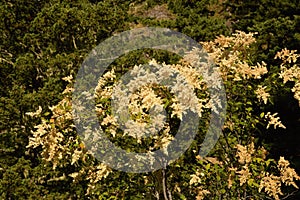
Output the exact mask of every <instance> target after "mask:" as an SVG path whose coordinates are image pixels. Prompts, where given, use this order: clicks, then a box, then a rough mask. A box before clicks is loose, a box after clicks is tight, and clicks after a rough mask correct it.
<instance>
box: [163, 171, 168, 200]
mask: <svg viewBox="0 0 300 200" xmlns="http://www.w3.org/2000/svg"><path fill="white" fill-rule="evenodd" d="M162 176H163V177H162V186H163V193H164V198H165V200H169V199H168V196H167V186H166V171H165V168H163V169H162Z"/></svg>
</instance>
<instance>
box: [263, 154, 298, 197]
mask: <svg viewBox="0 0 300 200" xmlns="http://www.w3.org/2000/svg"><path fill="white" fill-rule="evenodd" d="M289 165H290V163H289V161H287V160H285V159H284V157H280V159H279V161H278V163H277V168H278V169H279V171H280V175H279V176H275V175H273V174H269V173H268V172H266V173H264V177H263V178H262V180H261V182H260V186H259V192H261V191H262V189H264V191H265V192H266V193H267V194H268V195H269V196H271V197H273V198H274V199H276V200H279V199H280V198H279V195H283V193H282V191H281V185H282V183H284V184H285V185H286V186H290V185H292V186H294V187H295V188H297V189H298V186H297V185H296V183H295V181H296V180H300V176H299V175H298V174H297V173H296V172H295V170H294V169H293V168H291V167H289Z"/></svg>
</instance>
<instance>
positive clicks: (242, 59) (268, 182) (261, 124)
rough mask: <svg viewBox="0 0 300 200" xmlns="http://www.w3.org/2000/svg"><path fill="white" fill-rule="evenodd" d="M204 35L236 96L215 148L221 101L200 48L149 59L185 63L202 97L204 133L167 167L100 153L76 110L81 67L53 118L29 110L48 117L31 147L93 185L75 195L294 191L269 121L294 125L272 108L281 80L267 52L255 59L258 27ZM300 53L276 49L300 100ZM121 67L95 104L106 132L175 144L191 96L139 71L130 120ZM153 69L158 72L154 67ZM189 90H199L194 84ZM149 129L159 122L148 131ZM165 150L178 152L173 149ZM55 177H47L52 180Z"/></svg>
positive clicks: (250, 195) (157, 144) (133, 140)
mask: <svg viewBox="0 0 300 200" xmlns="http://www.w3.org/2000/svg"><path fill="white" fill-rule="evenodd" d="M201 44H202V45H203V47H204V48H205V50H206V51H207V52H208V54H209V56H210V57H211V58H212V59H213V60H214V62H215V64H216V66H217V68H216V69H217V70H218V72H219V73H220V74H221V77H222V78H223V80H224V84H225V88H226V94H227V103H228V105H227V115H226V122H225V124H224V126H223V129H222V134H223V135H222V137H221V138H220V139H219V142H218V143H217V145H216V146H215V147H214V149H213V150H212V151H211V152H210V154H209V156H208V157H204V158H203V157H201V156H199V155H198V152H199V148H200V144H201V142H202V141H203V138H204V136H205V132H206V131H207V128H208V121H209V120H210V118H209V115H210V113H211V111H212V109H213V107H212V106H213V104H212V101H211V99H212V97H210V94H209V93H208V91H207V85H206V83H205V82H204V81H203V77H202V75H201V73H199V71H197V70H195V69H194V68H193V67H192V65H191V64H190V63H191V62H193V58H194V55H195V54H196V52H197V50H193V51H191V52H189V53H188V54H187V55H186V56H184V57H183V58H182V59H181V60H180V61H178V62H177V63H176V64H165V63H159V62H158V61H156V60H149V61H148V64H149V66H151V67H153V68H157V73H158V74H169V75H172V73H175V72H176V73H178V74H180V75H182V76H183V77H184V78H185V79H186V82H187V83H188V84H189V86H188V85H184V84H182V85H178V87H179V88H181V89H180V90H181V91H182V90H183V91H184V90H185V89H186V87H192V88H193V91H194V93H195V94H196V97H197V98H196V99H193V98H190V99H189V101H188V102H189V103H190V102H194V104H190V105H189V106H192V105H196V106H195V108H194V109H195V112H196V113H197V114H198V115H199V116H201V122H200V124H199V127H198V135H197V136H196V138H195V140H194V142H193V143H192V145H191V146H190V148H189V149H188V151H186V152H185V154H184V155H182V156H181V157H180V158H179V159H178V160H176V161H174V162H173V163H172V164H170V165H169V166H167V167H166V168H163V169H161V170H158V171H155V172H149V173H143V174H131V173H124V172H120V171H116V170H114V169H111V168H110V167H109V166H107V165H105V164H103V163H100V162H99V161H98V160H97V159H95V158H94V156H93V153H92V152H91V151H89V150H88V149H87V148H86V147H85V144H84V143H83V141H82V139H81V138H79V137H78V135H77V133H76V129H75V126H74V122H73V116H72V101H71V97H72V91H73V77H72V76H71V75H70V76H68V77H65V78H63V80H65V81H67V82H68V86H67V87H66V89H65V90H64V92H63V95H64V98H63V100H61V101H60V102H59V103H58V104H57V105H54V106H52V107H50V110H51V113H50V114H49V115H50V116H51V117H50V118H49V119H47V118H44V117H43V116H44V115H45V113H43V112H42V110H41V109H39V110H38V111H37V112H32V113H28V115H30V116H32V117H36V118H40V119H41V123H40V124H37V125H36V126H35V128H34V129H33V130H32V136H31V137H30V138H29V144H28V146H27V148H29V149H30V151H34V149H36V148H41V156H42V159H43V161H44V163H45V165H48V166H51V167H52V168H53V170H54V171H57V172H58V173H56V177H51V180H53V181H64V182H66V183H67V182H70V181H71V182H72V184H75V185H76V184H82V185H84V187H83V188H84V189H85V191H84V192H83V193H78V194H76V195H75V198H88V197H90V198H98V199H109V198H115V199H120V198H123V199H127V198H130V199H133V198H136V199H141V198H144V199H145V198H146V199H160V198H163V199H166V200H167V199H169V200H170V199H205V198H208V199H219V198H222V199H263V198H272V199H279V198H280V197H281V196H284V195H289V194H290V193H292V192H293V191H292V190H291V187H286V186H292V187H294V188H298V186H297V185H296V181H297V180H300V177H299V176H298V175H297V173H296V172H295V170H294V169H293V168H291V167H290V163H289V162H288V161H287V160H285V159H284V157H280V159H279V160H278V161H276V160H274V159H272V158H270V157H269V156H268V153H267V150H266V148H265V147H264V146H263V143H262V142H261V141H260V140H259V136H260V135H259V134H260V131H261V132H263V131H264V130H266V129H269V128H274V129H276V128H286V127H285V125H284V124H282V123H281V121H280V118H279V117H278V114H277V113H272V112H271V111H269V110H268V107H267V105H268V104H270V103H271V102H272V95H271V92H272V87H271V86H272V84H273V82H270V80H272V79H270V78H269V76H271V75H272V74H268V64H267V63H266V62H262V63H256V64H253V63H252V59H251V56H252V55H253V54H255V51H253V49H254V48H252V47H253V45H255V38H254V33H248V34H247V33H245V32H242V31H237V32H236V33H234V34H232V36H230V37H225V36H219V37H217V38H216V39H215V40H213V41H210V42H203V43H201ZM298 57H299V55H298V54H296V52H295V51H289V50H287V49H284V50H282V51H280V52H278V53H277V54H276V57H275V58H276V59H281V61H282V64H281V65H280V69H281V72H280V73H279V74H276V75H275V76H276V79H278V80H277V82H276V83H278V84H281V83H286V82H287V81H292V82H294V83H295V84H294V86H293V88H292V89H291V90H292V91H293V92H294V94H295V98H296V99H297V100H299V102H300V99H299V92H300V90H299V81H300V77H299V74H300V72H299V66H298V64H297V58H298ZM130 73H133V74H140V75H143V70H142V69H141V68H140V67H139V66H138V65H136V66H134V67H133V68H132V69H131V71H130ZM121 76H122V73H121V72H120V69H119V66H118V65H117V64H116V65H113V66H112V67H111V69H110V70H108V71H107V72H106V73H105V74H104V75H103V76H102V77H101V78H100V79H99V81H98V84H97V87H96V88H95V93H94V97H95V99H96V105H95V110H96V112H97V116H98V119H99V123H100V125H101V128H102V129H103V130H104V133H105V134H106V135H107V137H109V138H110V140H111V141H113V142H114V143H115V144H117V145H119V146H121V147H122V148H123V149H126V150H127V151H136V152H149V151H150V152H151V151H153V150H156V149H159V148H164V147H167V146H168V144H169V143H170V141H172V139H173V138H174V135H175V134H176V128H178V124H179V123H180V121H181V119H182V113H184V112H185V109H186V108H185V106H187V104H181V103H179V101H178V97H176V96H175V95H174V92H172V90H170V89H168V88H166V87H164V86H161V85H158V84H154V83H150V82H151V81H150V82H149V84H146V85H143V86H140V85H139V84H137V83H138V82H139V80H138V79H135V80H133V82H132V84H133V87H135V88H136V90H134V92H133V93H132V94H131V96H130V98H129V100H128V102H127V103H129V105H127V106H128V110H129V113H130V116H129V118H130V120H128V121H127V122H126V124H125V129H124V128H123V129H122V128H121V127H120V125H119V123H118V122H120V120H121V122H122V119H120V118H119V119H118V118H116V117H115V116H114V112H113V110H112V109H111V103H110V102H111V100H112V99H113V98H117V101H118V102H120V104H118V105H119V106H120V107H122V103H123V102H124V101H123V100H122V99H121V97H122V95H121V94H122V88H120V87H119V88H118V86H116V82H117V81H118V79H119V78H120V77H121ZM141 77H143V76H141ZM144 78H147V79H148V80H151V78H153V77H144ZM281 79H283V80H281ZM134 84H136V85H134ZM123 89H124V88H123ZM175 89H176V88H175ZM83 95H87V96H86V98H92V97H91V96H89V94H83ZM185 95H187V96H188V95H189V94H188V91H187V92H185ZM118 98H119V99H118ZM188 102H187V103H188ZM124 106H125V105H124ZM162 109H165V110H166V112H167V114H166V116H164V115H160V114H157V115H155V116H154V117H152V116H151V112H153V110H154V111H157V112H158V113H159V112H161V110H162ZM165 118H166V119H165ZM163 121H166V122H165V123H162V122H163ZM149 124H151V125H149ZM149 130H159V131H158V132H157V134H155V135H150V136H149V134H148V135H147V136H148V137H144V136H145V134H147V131H149ZM164 153H166V154H168V151H166V152H164ZM149 162H151V160H150V161H149ZM47 179H48V177H44V180H45V181H47Z"/></svg>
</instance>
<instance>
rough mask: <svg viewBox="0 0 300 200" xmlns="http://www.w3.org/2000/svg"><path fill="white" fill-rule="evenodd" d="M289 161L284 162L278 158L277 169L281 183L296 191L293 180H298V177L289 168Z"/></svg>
mask: <svg viewBox="0 0 300 200" xmlns="http://www.w3.org/2000/svg"><path fill="white" fill-rule="evenodd" d="M289 165H290V163H289V161H287V160H285V159H284V157H282V156H281V157H280V159H279V161H278V165H277V167H278V168H279V170H280V178H281V181H282V182H283V183H284V184H285V185H288V186H289V185H292V186H294V187H295V188H297V189H298V186H297V185H296V183H295V180H300V176H299V175H298V174H297V173H296V171H295V169H293V168H291V167H289Z"/></svg>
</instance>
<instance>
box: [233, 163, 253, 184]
mask: <svg viewBox="0 0 300 200" xmlns="http://www.w3.org/2000/svg"><path fill="white" fill-rule="evenodd" d="M237 174H239V181H240V186H242V185H243V184H245V183H246V182H247V181H248V180H249V178H250V177H251V175H252V173H251V172H250V171H249V168H248V166H247V165H244V166H243V169H241V170H240V171H237Z"/></svg>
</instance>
